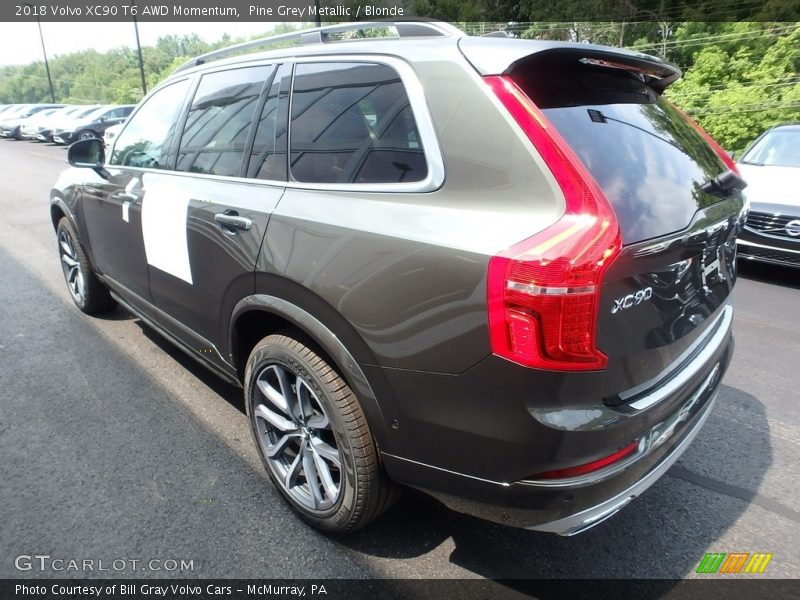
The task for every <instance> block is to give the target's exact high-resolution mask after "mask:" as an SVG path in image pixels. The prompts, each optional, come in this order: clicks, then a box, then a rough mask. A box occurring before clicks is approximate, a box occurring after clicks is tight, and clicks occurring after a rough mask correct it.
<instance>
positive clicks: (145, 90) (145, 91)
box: [133, 15, 147, 97]
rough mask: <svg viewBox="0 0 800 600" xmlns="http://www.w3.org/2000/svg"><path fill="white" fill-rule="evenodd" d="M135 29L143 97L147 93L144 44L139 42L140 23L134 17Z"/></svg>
mask: <svg viewBox="0 0 800 600" xmlns="http://www.w3.org/2000/svg"><path fill="white" fill-rule="evenodd" d="M133 29H134V31H135V32H136V52H137V54H138V55H139V77H140V78H141V79H142V97H144V96H146V95H147V82H146V81H145V78H144V60H142V44H141V42H139V23H138V22H137V21H136V16H135V15H134V17H133Z"/></svg>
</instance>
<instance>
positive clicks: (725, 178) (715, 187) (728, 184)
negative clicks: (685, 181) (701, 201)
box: [700, 169, 747, 198]
mask: <svg viewBox="0 0 800 600" xmlns="http://www.w3.org/2000/svg"><path fill="white" fill-rule="evenodd" d="M746 187H747V182H746V181H745V180H744V179H742V178H741V177H739V175H737V174H736V173H735V172H734V171H732V170H731V169H728V170H727V171H723V172H722V173H720V174H719V175H717V176H716V177H714V178H713V179H709V180H708V181H706V182H705V183H704V184H702V185H701V186H700V189H701V190H703V191H704V192H705V193H706V194H712V195H714V196H717V197H718V198H727V197H728V196H730V195H731V194H736V193H738V192H741V191H742V190H743V189H744V188H746Z"/></svg>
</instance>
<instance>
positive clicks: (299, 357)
mask: <svg viewBox="0 0 800 600" xmlns="http://www.w3.org/2000/svg"><path fill="white" fill-rule="evenodd" d="M245 399H246V405H247V412H248V416H249V417H250V425H251V429H252V432H253V436H254V438H255V441H256V445H257V446H258V449H259V453H260V454H261V459H262V461H263V462H264V466H265V467H266V468H267V471H268V472H269V475H270V478H271V479H272V481H273V483H274V484H275V487H276V488H278V491H280V493H281V494H282V495H283V497H284V498H285V499H286V501H287V502H288V503H289V505H290V506H291V507H292V508H293V509H294V510H295V511H296V512H297V513H298V514H299V515H300V516H301V517H302V518H303V519H304V520H305V521H306V522H308V523H310V524H311V525H313V526H314V527H316V528H317V529H320V530H322V531H325V532H328V533H344V532H347V531H353V530H355V529H358V528H359V527H362V526H364V525H366V524H367V523H369V522H370V521H372V520H373V519H375V518H376V517H377V516H378V515H380V514H381V513H382V512H383V511H384V510H386V509H387V508H388V507H389V506H391V504H392V503H393V502H394V500H395V499H396V497H397V491H396V488H395V486H394V485H393V484H392V483H391V482H390V481H389V479H388V478H387V476H386V474H385V473H384V471H383V468H382V467H381V465H380V462H379V458H378V450H377V448H376V446H375V442H374V440H373V438H372V434H371V433H370V430H369V426H368V425H367V420H366V418H365V416H364V413H363V411H362V409H361V406H360V405H359V403H358V400H357V399H356V397H355V395H354V394H353V392H352V390H351V389H350V388H349V387H348V385H347V383H345V381H344V380H343V379H342V378H341V377H340V376H339V375H338V373H336V371H335V370H334V369H332V368H331V366H330V365H328V363H327V362H325V360H323V359H322V358H321V357H320V356H319V355H317V354H316V353H315V352H314V351H313V350H312V349H310V348H309V347H307V346H306V345H304V344H303V343H301V342H300V341H298V340H297V339H294V338H291V337H287V336H285V335H270V336H268V337H266V338H264V339H263V340H261V341H260V342H259V343H258V344H257V345H256V347H255V348H254V349H253V352H252V354H251V355H250V359H249V360H248V361H247V367H246V370H245Z"/></svg>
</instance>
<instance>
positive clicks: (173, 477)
mask: <svg viewBox="0 0 800 600" xmlns="http://www.w3.org/2000/svg"><path fill="white" fill-rule="evenodd" d="M65 154H66V152H65V149H64V148H63V147H56V146H53V145H49V144H34V143H27V142H13V141H0V164H2V165H3V173H4V175H5V176H4V177H3V178H2V179H0V277H1V278H2V281H3V282H4V285H2V286H0V306H2V318H1V319H0V351H1V352H2V356H3V357H4V358H5V360H3V361H2V363H0V380H1V381H2V382H3V387H2V391H0V456H2V460H0V480H1V481H2V482H3V483H2V486H0V506H2V507H3V519H2V520H0V548H2V549H3V551H2V552H1V553H0V577H17V576H33V575H40V573H39V572H38V571H37V570H36V569H34V568H32V569H31V570H28V571H18V570H16V569H15V566H14V562H15V557H17V556H19V555H32V554H49V555H51V556H53V557H59V558H64V559H67V560H69V559H79V560H81V559H96V560H99V559H103V560H104V561H105V563H106V565H109V564H111V563H112V561H114V560H115V559H122V558H127V559H131V558H133V559H140V560H142V561H144V562H147V561H149V560H152V559H157V560H161V561H164V560H166V559H173V560H177V562H178V563H180V561H181V559H184V560H191V561H193V562H192V566H193V570H192V571H191V572H187V571H179V570H178V571H169V572H165V571H164V570H161V571H156V570H147V571H140V569H137V570H136V572H135V573H134V572H131V571H130V570H127V571H121V572H120V573H119V574H120V575H127V576H131V575H142V576H156V577H163V576H179V577H192V576H199V577H314V578H316V577H493V578H503V577H531V578H539V577H633V576H638V577H685V576H687V575H694V570H695V569H696V567H697V564H698V563H699V561H700V559H701V558H702V557H703V555H704V554H705V553H706V552H771V553H773V554H774V557H773V559H772V561H771V563H770V564H769V566H768V569H767V571H766V573H765V576H772V577H796V576H797V573H798V568H800V535H799V534H800V506H798V505H799V504H800V502H798V498H800V471H798V469H797V464H798V463H799V462H800V405H799V404H798V400H797V391H796V390H797V375H798V367H799V366H800V321H799V320H798V318H797V317H798V309H797V307H798V298H799V297H800V273H798V272H790V271H784V270H780V269H772V268H769V269H768V268H766V267H763V266H756V265H753V266H749V268H746V269H745V270H744V271H743V273H742V277H741V278H740V280H739V283H738V284H737V288H736V292H735V298H736V306H737V315H736V323H735V332H736V336H737V349H736V354H735V357H734V360H733V363H732V366H731V368H730V371H729V372H728V374H727V376H726V378H725V380H724V382H723V385H722V388H721V392H720V395H719V398H718V401H717V406H716V407H715V408H714V412H713V414H712V416H711V418H710V419H709V421H708V423H707V424H706V426H705V428H704V430H703V431H702V432H701V433H700V435H699V436H698V438H697V439H696V440H695V442H694V443H693V445H692V446H691V448H690V449H689V450H688V452H687V453H686V454H685V455H684V457H683V458H682V459H681V460H680V461H679V463H678V465H677V466H675V467H673V468H672V470H671V471H670V472H669V473H668V475H667V476H666V477H664V478H663V479H662V480H661V481H659V482H658V483H656V485H655V486H653V488H651V489H650V490H649V491H648V492H647V493H646V494H645V495H644V496H643V497H642V498H640V499H639V500H637V501H636V502H634V503H633V504H632V505H630V506H629V507H628V508H626V509H625V510H624V511H622V512H621V513H620V514H619V515H617V516H615V517H614V518H612V519H611V520H609V521H608V522H606V523H604V524H602V525H600V526H598V527H597V528H595V529H593V530H590V531H589V532H587V533H585V534H582V535H579V536H577V537H574V538H558V537H555V536H551V535H547V534H539V533H533V532H528V531H524V530H517V529H511V528H506V527H502V526H498V525H494V524H490V523H486V522H482V521H479V520H477V519H473V518H469V517H465V516H461V515H458V514H456V513H452V512H448V511H446V510H445V509H443V508H441V507H440V506H438V505H437V504H436V503H435V502H434V501H432V500H429V499H427V498H424V497H417V496H414V495H407V496H406V497H405V498H403V499H402V500H401V501H400V502H399V503H398V505H397V506H396V507H395V508H394V509H392V510H391V511H390V512H389V513H387V514H386V515H385V516H384V517H383V518H381V519H380V520H379V521H378V522H377V523H376V524H374V525H373V526H371V527H369V528H367V529H365V530H362V531H360V532H358V533H356V534H354V535H352V536H349V537H347V538H343V539H340V540H337V539H331V538H326V537H325V536H323V535H321V534H319V533H317V532H315V531H313V530H312V529H310V528H308V527H307V526H306V525H304V524H303V523H302V522H301V521H300V520H299V519H298V518H295V517H294V516H292V515H291V514H289V513H288V512H287V511H286V509H285V507H284V505H283V504H282V502H281V499H280V497H279V495H278V493H277V492H276V491H275V490H273V489H272V487H271V486H270V484H269V482H268V481H267V478H266V474H265V473H264V472H263V470H262V466H261V464H260V461H259V459H258V456H257V454H256V451H255V449H254V447H253V444H252V441H251V439H250V432H249V428H248V424H247V420H246V418H245V415H244V406H243V403H242V401H241V393H240V391H239V390H237V389H235V388H232V387H230V386H228V385H226V384H224V383H223V382H221V381H220V380H218V379H217V378H216V377H215V376H214V375H212V374H210V373H208V372H206V371H205V369H203V368H202V367H200V366H198V365H197V364H196V363H195V362H194V361H192V360H191V359H190V358H188V357H186V356H184V355H183V354H182V353H181V352H180V351H179V350H177V349H174V348H173V347H172V346H171V345H170V344H169V343H168V342H166V341H163V340H162V339H161V338H160V337H158V336H157V335H156V334H155V333H153V332H151V331H150V330H149V329H148V328H147V327H146V326H144V325H142V324H140V323H139V321H138V320H137V319H134V318H132V317H130V316H129V315H128V314H127V313H125V312H124V311H122V310H121V309H117V310H115V311H114V312H112V313H110V314H108V315H105V316H104V317H103V318H99V319H98V318H87V317H85V316H83V315H81V314H80V313H79V312H78V311H77V310H76V309H75V308H74V306H73V305H72V302H71V300H70V298H69V295H68V292H67V290H66V286H65V285H64V283H63V280H62V276H61V270H60V266H59V264H58V259H57V255H56V251H55V236H54V233H53V228H52V224H51V222H50V217H49V209H48V192H49V189H50V186H51V184H52V183H53V182H54V181H55V178H56V176H57V174H58V173H59V172H60V170H62V169H63V168H66V161H65ZM745 267H748V265H745ZM487 402H491V398H487ZM45 574H46V575H49V576H59V575H62V576H63V575H69V576H76V575H81V573H76V572H55V571H46V573H45ZM83 574H85V575H87V576H95V577H97V576H108V575H113V574H115V572H114V571H110V572H108V571H106V572H100V573H91V572H89V573H83ZM740 576H741V575H740Z"/></svg>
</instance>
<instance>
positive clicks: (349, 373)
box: [228, 294, 388, 449]
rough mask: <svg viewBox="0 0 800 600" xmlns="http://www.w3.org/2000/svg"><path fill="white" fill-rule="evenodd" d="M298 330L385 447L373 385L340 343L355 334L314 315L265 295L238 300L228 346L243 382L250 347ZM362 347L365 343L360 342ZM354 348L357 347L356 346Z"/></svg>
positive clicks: (385, 432)
mask: <svg viewBox="0 0 800 600" xmlns="http://www.w3.org/2000/svg"><path fill="white" fill-rule="evenodd" d="M287 327H288V328H292V329H295V330H297V331H299V332H300V333H301V334H302V335H304V336H306V337H308V339H309V340H310V341H311V342H313V343H314V344H315V345H316V346H318V348H319V349H321V350H322V351H323V353H324V354H326V355H327V356H326V357H325V358H327V359H329V360H330V361H331V362H332V363H333V364H332V365H331V366H333V367H334V368H336V369H337V370H338V371H339V373H340V375H341V376H342V377H343V378H344V379H345V381H346V382H347V384H348V385H349V386H350V387H351V389H352V390H353V392H354V393H355V394H356V397H357V398H358V399H359V401H360V402H361V407H362V409H363V410H364V413H365V415H366V417H367V421H368V423H369V427H370V430H371V431H372V434H373V436H374V437H375V439H376V441H377V443H378V445H379V447H381V448H382V449H383V448H385V446H386V443H387V441H388V427H387V423H386V420H385V418H384V414H383V410H382V409H381V406H380V404H379V403H378V400H377V396H376V394H375V392H374V390H373V386H372V385H371V383H370V381H369V380H368V379H367V377H366V375H365V374H364V371H363V370H362V369H361V366H360V365H359V363H358V361H357V360H356V358H355V357H354V355H353V354H352V353H351V351H350V350H349V349H348V347H346V346H345V344H344V343H343V341H342V340H343V339H351V340H352V339H353V338H352V336H357V334H356V333H355V331H352V332H346V333H345V332H344V331H341V330H340V329H339V330H337V331H333V330H332V329H331V328H330V327H328V325H326V324H325V323H323V322H322V321H321V320H320V319H319V318H317V317H316V316H315V315H314V314H312V313H311V312H309V311H308V310H306V309H305V308H302V307H300V306H298V305H296V304H294V303H292V302H290V301H288V300H285V299H283V298H280V297H277V296H272V295H268V294H253V295H251V296H248V297H246V298H243V299H242V300H240V301H239V302H238V303H237V304H236V306H235V307H234V309H233V313H232V315H231V320H230V327H229V338H228V339H229V344H230V346H229V347H230V352H231V357H232V359H233V363H234V367H235V368H236V371H237V373H238V374H239V377H240V379H242V380H243V374H244V368H245V365H246V363H247V359H248V357H249V354H250V351H251V350H252V347H253V346H255V344H256V343H257V342H258V341H259V340H260V339H261V338H263V337H264V336H266V335H269V334H270V333H275V332H278V331H281V330H285V329H286V328H287ZM361 344H363V345H364V348H365V347H366V344H364V343H363V341H362V342H361ZM357 345H358V344H357Z"/></svg>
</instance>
